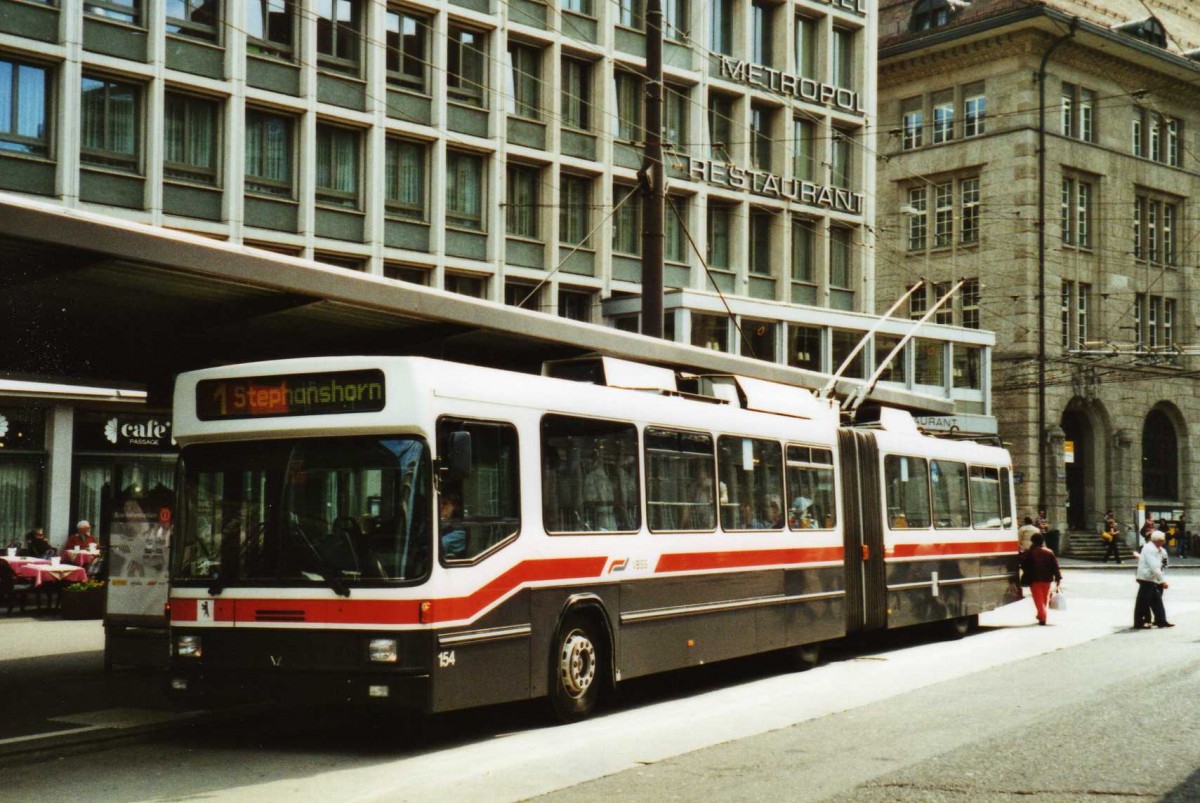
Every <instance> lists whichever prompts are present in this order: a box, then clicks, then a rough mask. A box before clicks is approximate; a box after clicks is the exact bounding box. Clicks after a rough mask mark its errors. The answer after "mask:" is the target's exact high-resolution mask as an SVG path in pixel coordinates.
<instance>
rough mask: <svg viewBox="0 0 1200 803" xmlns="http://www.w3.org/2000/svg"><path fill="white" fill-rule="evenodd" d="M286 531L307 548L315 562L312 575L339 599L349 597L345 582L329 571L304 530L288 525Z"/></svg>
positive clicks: (327, 565)
mask: <svg viewBox="0 0 1200 803" xmlns="http://www.w3.org/2000/svg"><path fill="white" fill-rule="evenodd" d="M287 529H288V532H289V533H290V534H291V535H292V536H294V537H298V538H299V539H300V540H302V541H303V542H304V545H305V546H307V547H308V551H309V552H310V553H311V554H312V557H313V560H314V561H316V566H315V570H314V571H313V574H315V575H317V576H318V577H320V578H321V579H322V580H324V581H325V585H327V586H329V587H330V588H331V589H333V593H335V594H337V595H338V596H339V597H349V596H350V586H348V585H346V582H345V581H344V580H342V578H340V577H338V576H337V575H336V574H335V573H334V572H333V571H332V570H331V569H330V567H329V563H328V561H326V560H325V558H323V557H322V556H321V552H320V550H318V549H317V547H316V546H315V545H314V544H313V542H312V539H310V538H309V537H308V536H307V535H305V533H304V529H303V528H302V527H301V526H300V525H299V524H289V525H288V528H287Z"/></svg>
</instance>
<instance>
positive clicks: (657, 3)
mask: <svg viewBox="0 0 1200 803" xmlns="http://www.w3.org/2000/svg"><path fill="white" fill-rule="evenodd" d="M662 55H663V13H662V0H646V132H645V136H646V145H645V149H644V151H643V155H642V169H641V172H640V174H639V175H640V178H641V184H642V334H644V335H647V336H648V337H657V338H661V337H662V336H663V245H664V243H663V213H664V211H665V209H666V202H665V201H666V189H667V188H666V176H665V174H664V171H663V148H662V109H663V66H662Z"/></svg>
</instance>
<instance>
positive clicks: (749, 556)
mask: <svg viewBox="0 0 1200 803" xmlns="http://www.w3.org/2000/svg"><path fill="white" fill-rule="evenodd" d="M842 554H843V550H842V547H840V546H831V547H802V548H796V549H758V550H752V551H745V550H738V551H730V552H679V553H675V554H670V555H663V556H662V557H660V558H659V559H658V565H656V566H655V567H654V571H655V572H686V571H700V570H704V569H747V568H753V567H755V566H779V565H781V564H787V565H792V564H797V563H822V562H826V561H841V560H842Z"/></svg>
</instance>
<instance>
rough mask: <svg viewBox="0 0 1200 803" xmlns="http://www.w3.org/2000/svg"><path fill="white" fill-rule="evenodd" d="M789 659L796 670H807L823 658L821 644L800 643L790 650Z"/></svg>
mask: <svg viewBox="0 0 1200 803" xmlns="http://www.w3.org/2000/svg"><path fill="white" fill-rule="evenodd" d="M788 660H789V663H790V664H791V666H792V669H793V670H794V671H796V672H807V671H808V670H809V669H812V668H813V667H814V666H816V665H817V663H818V662H819V661H820V660H821V645H820V644H819V643H814V644H800V645H797V646H795V647H792V648H791V649H790V650H788Z"/></svg>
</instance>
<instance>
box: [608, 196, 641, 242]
mask: <svg viewBox="0 0 1200 803" xmlns="http://www.w3.org/2000/svg"><path fill="white" fill-rule="evenodd" d="M631 190H633V191H634V192H633V195H629V193H630V191H631ZM627 195H629V200H627V201H625V203H623V204H621V208H620V209H618V210H617V212H616V214H615V215H613V241H612V246H613V251H614V252H616V253H618V254H628V255H631V256H637V255H639V254H641V253H642V196H641V193H639V192H637V191H636V189H635V188H634V187H629V186H625V185H622V184H614V185H613V203H614V204H617V203H620V201H621V199H622V198H624V197H625V196H627Z"/></svg>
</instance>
